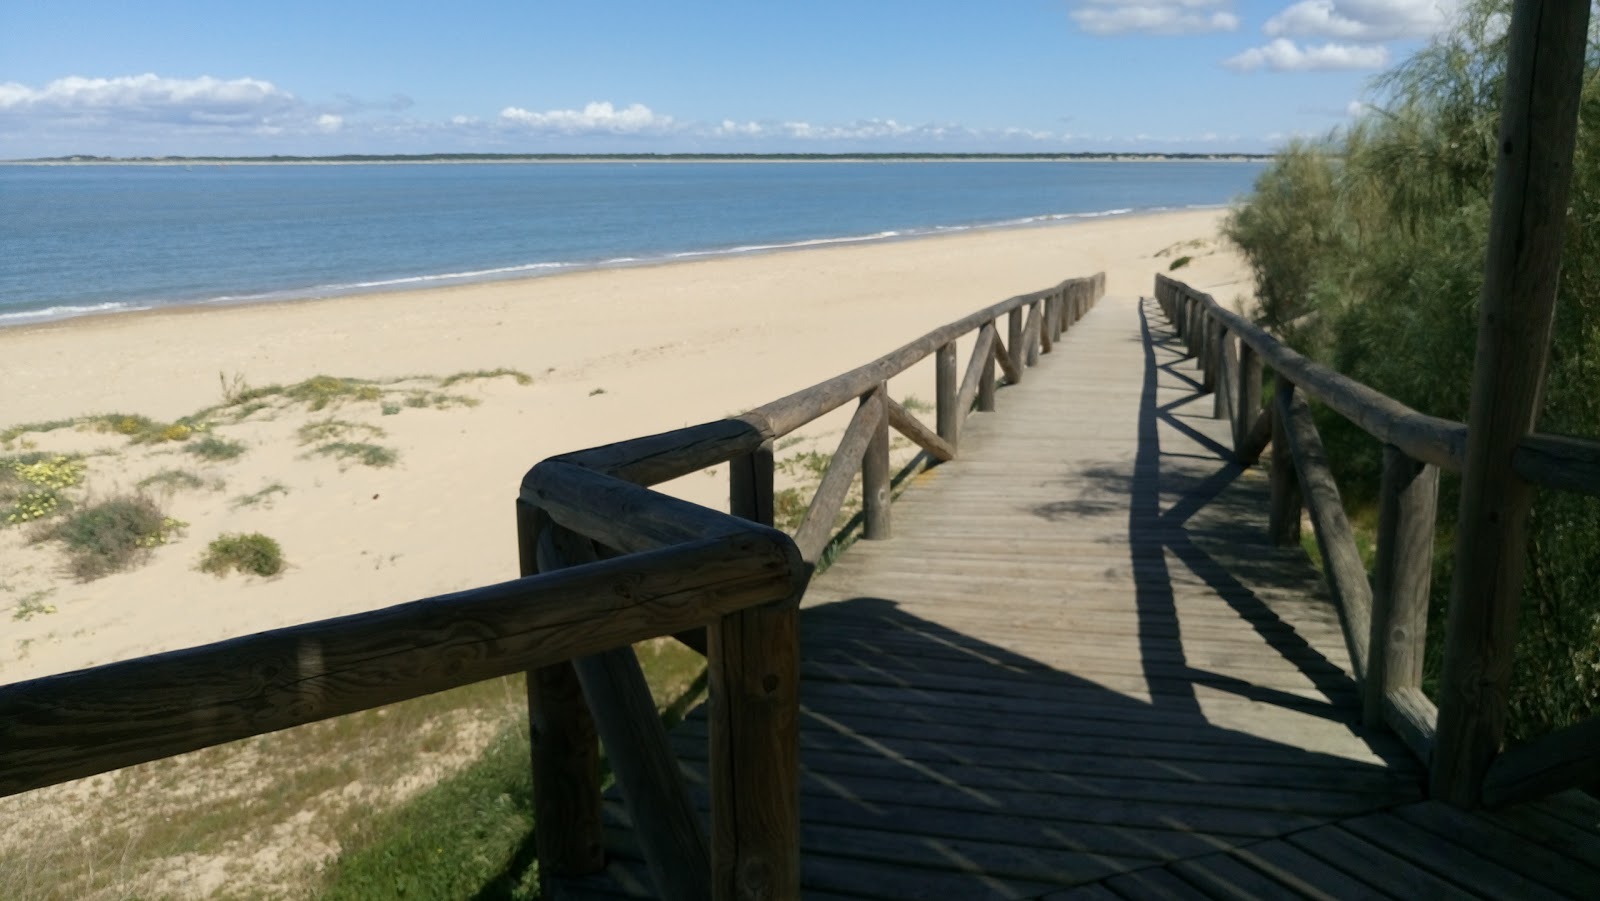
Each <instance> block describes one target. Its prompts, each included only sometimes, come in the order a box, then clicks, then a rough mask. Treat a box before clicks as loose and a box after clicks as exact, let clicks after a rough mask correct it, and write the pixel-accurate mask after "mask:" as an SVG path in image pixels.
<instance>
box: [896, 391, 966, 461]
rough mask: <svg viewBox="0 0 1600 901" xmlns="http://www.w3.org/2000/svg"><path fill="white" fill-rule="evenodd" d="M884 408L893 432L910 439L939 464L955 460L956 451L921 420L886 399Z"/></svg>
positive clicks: (898, 404)
mask: <svg viewBox="0 0 1600 901" xmlns="http://www.w3.org/2000/svg"><path fill="white" fill-rule="evenodd" d="M884 408H885V409H886V410H887V411H888V415H889V425H890V426H891V427H893V428H894V430H895V431H897V432H899V433H900V434H902V435H904V436H906V437H907V438H910V439H911V441H912V442H913V443H915V444H916V445H917V446H918V447H920V448H922V449H923V450H925V451H927V452H928V454H929V456H931V457H933V458H934V459H935V460H939V461H941V462H948V461H950V460H954V459H955V458H956V449H955V448H953V447H951V446H950V442H948V441H946V440H944V439H943V438H940V437H939V435H938V433H937V432H935V431H934V430H933V429H930V428H928V427H927V426H926V425H924V424H923V423H922V420H920V419H918V418H917V417H915V416H913V415H912V414H911V412H910V411H909V410H907V409H906V408H905V407H902V406H901V405H900V403H899V402H898V401H896V400H894V399H893V398H889V397H886V398H884Z"/></svg>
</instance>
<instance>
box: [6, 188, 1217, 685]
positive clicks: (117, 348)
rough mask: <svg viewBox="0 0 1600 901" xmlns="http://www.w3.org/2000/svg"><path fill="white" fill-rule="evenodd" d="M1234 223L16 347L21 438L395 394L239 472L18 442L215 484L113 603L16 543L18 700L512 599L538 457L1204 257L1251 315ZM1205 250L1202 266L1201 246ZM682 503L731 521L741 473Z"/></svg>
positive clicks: (121, 319)
mask: <svg viewBox="0 0 1600 901" xmlns="http://www.w3.org/2000/svg"><path fill="white" fill-rule="evenodd" d="M1222 215H1223V213H1222V212H1221V211H1191V212H1176V213H1166V214H1158V215H1149V216H1128V217H1118V218H1108V219H1102V220H1092V221H1080V222H1072V223H1066V224H1062V225H1056V226H1049V227H1034V228H1025V229H1012V230H993V231H979V232H969V233H962V234H958V235H950V236H940V237H927V238H919V239H915V240H905V241H895V242H883V243H874V244H867V245H841V246H832V247H822V248H814V249H807V250H801V251H789V252H781V253H771V254H764V255H747V256H741V257H735V258H721V259H708V260H701V261H694V262H680V263H673V264H670V265H661V266H650V267H637V268H624V269H610V270H598V271H589V272H579V273H573V274H566V275H559V276H551V277H545V278H538V279H530V280H523V281H509V282H495V283H485V284H477V285H469V286H462V287H453V288H448V289H442V290H425V291H412V292H405V293H393V294H375V295H363V296H352V297H342V298H336V299H329V300H319V301H305V302H294V303H279V304H270V305H262V306H252V307H213V308H188V309H172V310H163V311H151V312H146V313H134V314H123V315H117V316H108V317H100V318H88V319H80V320H72V321H65V322H57V323H50V324H44V325H38V326H30V327H24V328H11V329H3V330H0V384H3V385H4V386H5V392H4V396H3V399H0V430H5V429H7V428H8V427H13V426H16V425H19V424H22V423H32V422H43V421H53V420H62V419H64V418H76V417H84V416H88V415H91V414H108V413H116V414H140V415H143V416H147V417H151V418H152V419H155V420H160V421H163V422H165V421H171V420H175V419H177V418H179V417H184V416H188V415H191V414H194V413H196V412H197V411H200V410H203V409H205V408H208V407H214V406H215V405H218V404H220V403H222V402H223V400H224V395H225V394H226V393H229V392H231V393H232V394H233V395H235V396H237V394H239V393H240V392H241V391H242V390H244V389H246V388H249V387H255V388H259V387H261V386H267V385H274V384H279V385H289V384H294V383H298V382H301V381H303V380H305V379H309V378H311V377H313V376H317V375H329V376H339V377H350V378H357V379H363V380H373V382H374V384H375V388H374V390H375V391H376V392H377V396H369V397H367V399H364V400H363V399H355V398H351V399H346V400H343V401H341V402H335V403H334V404H331V405H329V406H328V407H326V408H324V409H320V410H315V409H311V405H310V404H304V403H301V404H295V403H288V402H286V401H282V400H281V399H280V400H279V401H277V405H276V406H267V407H264V408H262V409H261V410H259V411H252V412H249V413H247V414H245V415H242V416H241V415H239V414H240V412H241V410H242V408H241V407H239V406H238V405H235V406H233V407H231V408H229V409H228V411H227V412H228V415H226V416H224V415H221V414H218V415H216V416H213V417H212V423H211V426H210V432H211V434H213V435H215V436H216V437H218V438H220V439H226V440H227V441H229V442H233V443H236V444H239V445H242V447H243V452H242V453H240V454H239V455H238V456H237V457H235V458H233V459H219V460H206V459H204V458H202V457H199V456H196V455H195V454H193V453H191V452H189V448H188V447H187V446H186V445H188V444H190V443H191V440H192V439H191V440H182V441H167V442H156V443H149V444H134V443H132V442H130V440H129V439H128V438H126V437H124V436H122V435H119V434H117V433H115V432H104V431H96V430H93V429H89V428H84V427H68V428H57V429H54V430H50V431H28V432H22V433H18V434H14V435H13V436H12V440H11V441H10V442H9V445H8V446H7V447H5V448H0V454H16V453H21V452H41V451H42V452H60V453H63V454H67V453H77V454H84V455H85V456H84V457H83V460H84V482H83V484H82V486H80V487H78V488H75V489H74V491H75V492H76V494H75V495H74V496H75V497H76V498H79V499H80V500H81V501H88V500H93V499H94V498H97V497H105V496H109V495H112V494H116V493H119V492H129V491H134V490H136V486H137V485H138V484H139V483H140V482H141V481H146V480H148V479H149V478H150V477H152V476H154V475H157V474H159V473H162V472H167V471H172V470H181V471H184V472H188V473H189V474H190V475H192V476H194V482H195V483H197V484H187V485H185V486H182V487H179V486H177V485H176V484H175V483H171V482H169V483H168V484H167V485H166V486H165V487H162V486H161V485H160V484H159V483H152V485H151V487H146V488H145V489H142V490H144V491H145V492H146V493H149V494H151V495H152V496H153V497H155V498H156V499H157V500H158V501H159V502H160V503H161V505H162V506H163V509H164V511H165V512H166V513H167V515H169V516H170V517H172V518H173V519H175V520H178V521H181V522H182V523H183V524H184V525H183V526H181V527H179V528H177V529H176V531H175V534H174V537H173V538H172V540H171V541H170V542H169V543H167V544H164V545H162V546H160V547H157V548H155V549H154V550H153V552H152V553H151V555H150V557H149V559H148V560H147V561H146V562H144V563H143V564H142V565H139V566H137V567H135V568H133V569H131V570H129V571H126V572H118V573H114V574H112V575H109V576H106V577H104V578H100V579H97V580H94V581H89V582H79V581H76V580H74V579H73V578H71V577H70V576H68V575H65V574H64V573H63V567H64V559H65V558H64V556H63V553H62V552H61V551H60V550H59V549H58V548H57V546H56V544H55V543H53V542H38V543H35V542H30V537H33V536H34V535H35V534H36V532H37V529H36V528H35V527H30V526H29V525H22V526H13V527H9V528H0V610H3V611H6V612H7V615H6V617H5V621H6V622H7V630H6V637H5V640H4V641H3V642H0V683H3V682H12V681H19V680H23V679H29V678H34V677H37V676H41V675H45V674H49V673H53V672H61V671H65V670H70V669H76V668H80V667H84V666H90V665H95V664H100V663H106V662H110V661H113V660H119V659H125V658H129V657H134V656H139V655H143V654H148V653H153V652H156V651H161V650H167V649H172V648H178V647H185V646H190V645H195V644H200V643H205V642H210V641H215V640H219V639H222V638H226V637H230V636H234V635H239V634H246V633H249V632H254V631H259V630H262V629H269V628H274V627H279V626H284V625H289V624H293V623H297V622H303V621H308V620H313V619H320V618H324V617H328V616H334V615H339V614H344V613H350V612H355V611H359V610H364V609H372V608H376V607H381V606H386V605H389V604H393V603H398V602H401V601H406V600H411V599H414V598H417V597H423V596H428V595H432V594H438V593H441V592H446V591H452V590H458V589H462V588H467V587H471V586H474V585H479V584H484V583H488V582H493V581H499V580H502V579H506V578H510V577H514V576H515V575H516V553H515V546H514V539H513V524H512V508H511V501H512V499H513V498H514V496H515V493H516V486H517V483H518V480H519V479H520V477H521V475H522V473H523V472H524V471H525V470H526V469H527V468H528V467H530V466H531V465H533V464H534V463H535V462H537V461H539V460H540V459H543V458H544V457H547V456H550V455H552V454H556V453H560V452H563V451H567V450H572V449H575V448H580V447H587V446H592V445H596V444H603V443H606V442H610V441H615V440H619V439H622V438H628V437H633V436H638V435H643V434H648V433H652V432H657V431H662V430H665V429H671V428H676V427H679V426H683V425H689V424H693V423H697V422H702V421H706V420H711V419H716V418H720V417H723V416H726V415H730V414H735V413H737V412H740V411H742V410H744V409H747V408H749V407H752V406H755V405H757V404H760V403H762V402H765V401H768V400H771V399H774V398H776V397H779V396H782V395H784V394H787V393H789V392H791V391H794V390H797V389H799V388H803V387H805V386H807V385H810V384H812V383H814V382H817V381H819V380H821V379H823V378H826V377H828V376H831V375H834V374H836V373H838V372H841V371H844V370H846V369H849V368H851V367H854V366H856V365H859V364H861V363H864V362H867V361H868V360H871V359H872V358H874V357H876V356H879V355H881V354H883V353H885V352H887V351H889V350H891V349H893V348H895V347H897V346H899V345H900V344H902V343H904V342H906V341H908V340H911V339H913V338H916V337H917V336H919V335H921V334H922V333H924V332H926V331H927V330H929V329H930V328H932V327H934V326H937V325H939V324H942V323H944V322H947V321H950V320H952V319H955V318H957V317H959V316H961V315H964V314H966V313H969V312H971V311H972V310H974V309H977V308H979V307H982V306H985V305H987V304H990V303H993V302H995V301H998V300H1002V299H1004V298H1005V297H1008V296H1011V295H1013V294H1017V293H1021V292H1025V291H1031V290H1034V289H1037V288H1041V287H1045V286H1048V285H1052V284H1055V283H1056V282H1059V281H1061V280H1062V279H1064V278H1068V277H1075V276H1082V275H1089V274H1092V273H1094V272H1097V271H1102V270H1103V271H1105V272H1106V273H1107V295H1108V298H1109V300H1108V302H1131V300H1132V299H1133V298H1136V297H1137V296H1138V295H1140V294H1141V293H1148V292H1149V290H1150V286H1151V279H1152V276H1153V274H1154V273H1155V272H1157V271H1166V270H1167V267H1168V265H1169V264H1170V262H1171V261H1172V259H1174V258H1175V257H1176V256H1179V255H1190V256H1192V257H1194V260H1193V262H1192V263H1190V264H1189V265H1188V266H1187V267H1185V268H1184V269H1182V270H1180V271H1179V272H1178V273H1177V274H1178V275H1179V276H1180V277H1183V278H1184V279H1186V280H1188V281H1190V282H1191V283H1193V284H1196V285H1198V286H1201V287H1203V288H1205V289H1207V290H1210V291H1212V292H1213V293H1215V294H1216V295H1217V296H1218V297H1219V299H1222V300H1224V301H1225V302H1229V301H1232V300H1233V299H1234V298H1236V297H1241V296H1244V295H1246V294H1248V292H1249V279H1248V271H1247V269H1246V268H1245V266H1244V264H1243V262H1242V260H1241V259H1240V258H1239V257H1238V256H1237V255H1236V254H1235V253H1233V252H1231V251H1230V250H1227V249H1225V248H1222V249H1219V247H1218V243H1217V240H1216V235H1217V229H1218V225H1219V223H1220V220H1221V218H1222ZM1188 242H1197V243H1195V244H1193V245H1190V246H1180V245H1186V244H1187V243H1188ZM1175 248H1176V249H1175ZM1158 254H1160V255H1159V256H1158ZM502 368H504V369H509V370H515V371H516V372H518V373H522V374H525V375H526V376H529V377H531V382H530V383H527V384H523V383H522V381H523V380H521V379H518V378H515V377H513V376H509V375H501V376H496V377H484V378H465V379H459V380H457V381H455V382H453V383H450V384H449V385H448V386H447V385H445V382H446V381H447V378H446V377H448V376H451V375H452V374H458V373H469V372H481V371H491V372H492V371H494V370H497V369H502ZM419 377H428V378H419ZM932 382H933V377H932V369H931V365H924V366H922V367H919V368H918V369H916V370H913V371H912V372H910V373H907V374H906V375H905V376H903V377H901V378H898V379H896V380H895V381H894V383H893V384H891V386H890V391H891V393H892V395H893V396H894V397H896V398H897V399H905V398H908V397H909V398H920V399H923V400H931V398H932V397H933V390H932ZM419 396H420V397H422V398H423V400H422V402H420V403H414V402H413V401H414V400H415V399H417V398H418V397H419ZM1002 403H1003V394H1002ZM843 422H844V420H843V419H842V418H838V417H831V418H828V419H825V420H822V421H819V422H818V423H816V424H814V425H813V426H812V427H810V428H809V429H807V430H806V431H805V432H804V433H803V435H802V437H803V439H804V440H803V441H794V442H789V443H787V444H786V445H785V448H784V452H783V453H780V458H782V457H783V456H784V455H785V454H794V453H800V452H803V451H805V450H817V451H821V452H824V453H826V452H831V450H832V448H833V443H834V442H835V441H836V440H837V435H838V432H839V430H840V429H842V427H843ZM329 423H331V424H329ZM318 424H329V425H328V426H327V428H326V429H324V430H323V431H324V432H327V433H330V434H331V433H341V434H343V433H351V434H355V435H359V436H360V437H361V440H362V441H364V442H368V443H372V444H375V445H379V446H382V447H383V448H385V449H387V450H389V451H392V452H393V454H395V455H396V458H397V459H396V460H395V462H394V463H393V464H392V465H387V466H377V467H375V466H369V465H363V464H362V463H361V462H360V461H359V460H355V459H350V458H340V457H337V456H334V455H325V454H318V453H316V451H317V449H318V447H319V446H320V445H319V444H318V443H317V439H308V438H307V435H308V434H310V433H308V432H307V431H305V429H306V427H307V426H313V427H314V426H317V425H318ZM325 437H326V436H325ZM346 437H349V435H346ZM902 453H907V454H908V452H905V451H902ZM670 490H672V491H673V492H674V493H676V494H679V495H680V496H683V497H686V498H688V499H690V500H694V501H696V502H699V503H704V504H707V505H712V506H722V505H724V504H725V503H726V478H725V476H723V475H722V474H721V473H719V472H710V473H706V474H696V475H693V476H689V477H687V478H685V479H682V480H679V482H677V483H674V484H673V485H672V486H670ZM236 532H260V533H263V534H266V535H269V536H271V537H273V538H275V539H276V540H277V541H278V542H279V543H280V544H281V545H282V548H283V553H284V556H285V558H286V559H287V561H288V563H289V568H288V569H287V570H286V571H285V572H284V573H283V574H281V575H279V576H276V577H273V578H266V579H263V578H258V577H245V576H240V575H228V576H225V577H216V576H213V575H209V574H206V573H203V572H200V571H199V570H198V569H197V562H198V560H199V558H200V555H201V553H202V551H203V550H204V549H205V547H206V545H207V543H208V542H210V541H211V540H212V539H213V538H215V537H217V536H218V535H220V534H223V533H236Z"/></svg>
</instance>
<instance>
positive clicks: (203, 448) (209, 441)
mask: <svg viewBox="0 0 1600 901" xmlns="http://www.w3.org/2000/svg"><path fill="white" fill-rule="evenodd" d="M188 450H189V453H191V454H194V455H195V456H196V457H199V458H200V459H202V460H211V461H213V462H218V461H222V460H233V459H235V458H237V457H239V456H240V455H241V454H243V453H244V445H243V444H240V443H239V442H237V441H229V440H227V439H226V438H218V437H217V436H215V435H207V436H205V437H204V438H201V439H200V440H199V441H196V442H194V443H193V444H191V445H189V447H188Z"/></svg>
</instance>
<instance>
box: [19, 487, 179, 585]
mask: <svg viewBox="0 0 1600 901" xmlns="http://www.w3.org/2000/svg"><path fill="white" fill-rule="evenodd" d="M183 526H184V524H183V523H181V522H178V521H177V520H174V519H172V518H170V517H168V516H167V515H166V513H165V512H163V511H162V509H161V507H160V506H159V505H158V504H157V503H156V502H155V501H154V500H152V499H151V498H150V497H149V496H148V495H144V494H126V495H119V496H113V497H108V498H106V499H105V500H101V501H96V502H94V503H90V504H85V505H84V506H82V507H80V508H78V509H75V510H73V511H71V512H70V513H68V514H67V515H66V516H65V517H64V518H63V519H62V520H61V521H60V522H59V523H55V524H52V525H50V526H49V527H47V528H44V529H41V530H39V532H38V533H37V534H36V536H35V538H36V540H38V541H58V542H60V543H61V544H62V545H63V546H64V547H65V549H66V552H67V558H68V569H69V570H70V571H71V573H72V575H73V577H75V578H77V579H78V580H79V581H83V582H88V581H92V580H94V579H99V578H102V577H104V576H108V575H110V574H112V573H114V572H121V571H122V570H125V569H130V568H132V567H133V566H134V565H135V564H137V563H138V562H139V561H140V560H142V559H144V558H146V557H148V556H149V555H150V552H151V550H152V549H154V548H156V547H159V546H161V545H163V544H166V543H167V542H169V541H171V540H172V539H173V538H174V537H176V536H177V535H178V534H180V533H181V532H182V530H183Z"/></svg>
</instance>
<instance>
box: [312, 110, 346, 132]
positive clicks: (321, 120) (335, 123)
mask: <svg viewBox="0 0 1600 901" xmlns="http://www.w3.org/2000/svg"><path fill="white" fill-rule="evenodd" d="M343 127H344V117H343V116H336V115H334V114H333V113H323V114H322V115H320V116H318V117H317V128H320V129H322V130H323V131H325V132H328V133H329V134H332V133H333V132H336V131H338V130H339V129H341V128H343Z"/></svg>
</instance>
